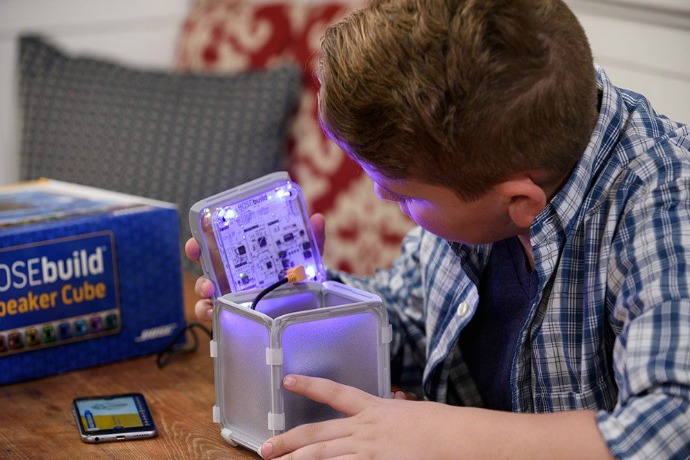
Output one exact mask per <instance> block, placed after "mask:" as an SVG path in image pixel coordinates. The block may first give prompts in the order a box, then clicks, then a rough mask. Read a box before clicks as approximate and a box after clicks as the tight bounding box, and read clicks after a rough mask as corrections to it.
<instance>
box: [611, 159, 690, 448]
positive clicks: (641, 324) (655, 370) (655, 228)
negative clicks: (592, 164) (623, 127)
mask: <svg viewBox="0 0 690 460" xmlns="http://www.w3.org/2000/svg"><path fill="white" fill-rule="evenodd" d="M655 166H657V167H658V168H659V174H663V173H669V172H672V171H664V169H663V166H659V165H655ZM655 174H656V173H655ZM668 179H671V180H668ZM631 186H632V187H635V185H634V184H633V185H631ZM689 190H690V179H688V178H683V177H676V178H673V177H671V178H667V180H666V181H665V183H664V184H663V185H661V186H656V187H653V188H652V189H651V190H650V191H648V192H645V193H644V194H640V195H639V196H637V197H635V199H632V200H630V205H629V211H627V212H625V214H624V216H623V217H622V219H621V220H620V229H619V231H618V232H617V236H616V237H615V238H614V241H613V247H614V248H615V250H614V251H613V254H615V256H614V257H612V258H611V261H610V262H609V275H608V276H609V292H610V293H612V294H611V304H612V305H610V308H609V309H608V314H609V315H610V316H609V323H610V324H611V325H612V327H613V329H614V331H616V332H617V333H618V335H617V339H616V342H615V344H614V351H613V367H614V374H615V378H616V382H617V384H618V391H619V393H618V400H617V404H616V406H615V408H614V410H613V411H612V412H604V411H602V412H600V413H599V414H598V416H597V420H598V424H599V428H600V430H601V432H602V435H603V436H604V438H605V440H606V442H607V443H608V445H609V448H610V450H611V452H612V453H613V455H615V456H617V457H620V458H630V457H634V458H665V459H681V458H682V459H687V458H690V402H689V401H690V289H689V284H690V274H689V273H690V272H688V269H689V268H690V253H689V252H690V225H689V224H690V194H689Z"/></svg>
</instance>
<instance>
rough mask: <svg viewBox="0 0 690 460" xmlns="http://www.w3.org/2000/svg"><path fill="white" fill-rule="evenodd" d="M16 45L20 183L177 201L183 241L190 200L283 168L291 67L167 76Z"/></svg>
mask: <svg viewBox="0 0 690 460" xmlns="http://www.w3.org/2000/svg"><path fill="white" fill-rule="evenodd" d="M20 45H21V46H20V67H19V68H20V76H19V82H20V98H19V99H20V104H21V110H22V120H21V121H22V142H21V157H20V176H21V178H22V179H27V180H28V179H35V178H38V177H49V178H52V179H58V180H63V181H68V182H75V183H79V184H85V185H90V186H95V187H100V188H104V189H108V190H115V191H119V192H124V193H130V194H135V195H140V196H145V197H150V198H155V199H159V200H164V201H168V202H172V203H176V204H177V205H178V207H179V211H180V230H181V232H180V239H181V242H184V241H185V240H186V239H187V238H188V237H189V236H190V232H189V228H188V225H187V215H188V212H189V208H190V207H191V205H192V204H194V203H195V202H196V201H198V200H199V199H201V198H205V197H207V196H210V195H213V194H216V193H218V192H221V191H223V190H226V189H228V188H231V187H234V186H236V185H239V184H241V183H244V182H247V181H249V180H251V179H254V178H257V177H260V176H262V175H264V174H267V173H269V172H272V171H276V170H279V169H284V168H285V166H286V165H285V158H286V139H287V131H288V122H289V121H290V119H291V115H292V114H293V111H294V109H295V107H296V104H297V102H298V98H299V91H300V79H301V71H300V69H299V68H297V67H296V66H286V67H281V68H277V69H273V70H262V71H252V72H245V73H240V74H235V75H231V76H214V75H200V74H190V73H167V72H160V71H144V70H139V69H134V68H130V67H125V66H122V65H119V64H116V63H114V62H108V61H105V60H101V59H93V58H90V57H72V56H68V55H66V54H64V53H63V52H61V51H60V50H58V49H56V48H55V47H54V46H51V45H50V44H49V43H47V42H46V41H45V40H43V39H42V38H41V37H36V36H25V37H21V39H20ZM162 230H164V229H162ZM185 268H187V269H189V268H191V265H190V264H188V263H186V265H185Z"/></svg>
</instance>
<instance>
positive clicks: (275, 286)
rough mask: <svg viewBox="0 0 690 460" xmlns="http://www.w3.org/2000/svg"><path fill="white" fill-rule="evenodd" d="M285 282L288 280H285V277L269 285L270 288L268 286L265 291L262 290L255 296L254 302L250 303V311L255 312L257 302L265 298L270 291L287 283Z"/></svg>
mask: <svg viewBox="0 0 690 460" xmlns="http://www.w3.org/2000/svg"><path fill="white" fill-rule="evenodd" d="M287 282H288V278H287V277H285V278H282V279H280V280H278V281H276V282H275V283H273V284H271V285H270V286H268V287H267V288H266V289H264V290H263V291H261V292H259V295H257V296H256V297H255V298H254V301H253V302H252V306H251V309H252V310H256V304H258V303H259V300H261V299H263V298H264V296H266V294H268V293H269V292H271V291H272V290H274V289H276V288H278V287H280V286H282V285H283V284H285V283H287Z"/></svg>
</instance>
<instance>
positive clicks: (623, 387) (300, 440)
mask: <svg viewBox="0 0 690 460" xmlns="http://www.w3.org/2000/svg"><path fill="white" fill-rule="evenodd" d="M322 50H323V57H322V60H321V67H320V79H321V89H320V93H319V97H320V101H319V110H320V119H321V122H322V125H323V127H324V129H325V130H326V132H327V133H329V135H330V136H331V138H332V139H333V140H334V141H335V142H337V143H338V144H339V145H340V146H341V147H342V148H343V149H344V150H345V151H346V152H347V153H348V154H349V155H350V156H351V157H352V158H354V159H355V160H356V161H357V162H358V163H359V164H360V165H361V166H362V168H363V169H364V171H365V172H366V173H367V174H368V175H369V176H370V177H371V178H372V180H373V181H374V188H375V191H376V192H377V194H378V195H379V196H380V197H381V198H382V199H386V200H393V201H396V202H398V204H399V206H400V209H401V211H402V212H403V213H405V214H407V215H408V216H409V217H410V218H412V219H413V220H414V221H415V222H416V223H417V224H419V228H417V229H415V230H413V231H412V232H411V233H410V234H409V235H408V236H407V237H406V239H405V241H404V242H403V251H402V255H401V257H400V258H399V259H398V260H397V261H396V262H395V263H394V264H393V266H392V267H391V268H390V269H388V270H385V271H379V272H377V274H376V275H375V276H374V277H373V278H369V279H367V278H358V277H353V276H349V275H347V274H339V277H340V279H341V280H342V281H343V282H345V283H349V284H352V285H354V286H356V287H359V288H361V289H364V290H368V291H370V292H374V293H377V294H378V295H380V296H381V298H382V299H383V300H384V302H385V303H386V305H387V307H388V310H389V313H390V320H391V323H392V324H393V328H394V331H395V334H394V336H395V337H394V339H393V342H392V343H391V351H392V364H393V381H394V383H395V384H396V385H398V386H400V387H401V388H404V389H407V390H410V391H414V392H417V393H418V394H419V395H422V396H424V397H425V398H427V399H428V400H429V401H423V402H414V401H406V400H402V399H399V395H396V398H395V399H392V400H381V399H379V398H375V397H373V396H371V395H368V394H364V393H363V392H360V391H358V390H356V389H353V388H349V387H345V386H342V385H339V384H337V383H335V382H330V381H326V380H323V379H316V378H310V377H305V376H287V377H285V379H284V382H283V383H284V386H285V388H287V389H289V390H291V391H295V392H297V393H299V394H302V395H305V396H307V397H309V398H312V399H314V400H317V401H320V402H323V403H326V404H330V405H331V406H333V407H334V408H336V409H338V410H340V411H341V412H343V413H345V414H346V415H349V417H347V418H343V419H337V420H331V421H327V422H322V423H318V424H313V425H306V426H301V427H297V428H295V429H293V430H290V431H288V432H286V433H283V434H281V435H279V436H276V437H274V438H272V439H270V440H268V441H267V442H266V444H265V445H264V446H262V448H261V454H262V456H263V457H264V458H277V457H279V456H282V455H285V458H294V459H298V458H332V457H360V456H361V457H367V458H395V459H399V458H449V457H453V458H466V457H468V458H476V457H488V458H498V457H510V458H523V457H524V458H529V459H534V458H540V457H544V458H566V457H577V458H590V457H591V458H608V457H611V456H616V457H638V458H690V428H689V427H690V292H689V283H690V276H689V275H688V273H687V272H686V267H687V266H688V265H689V264H690V252H688V250H687V247H688V245H690V226H688V225H687V224H688V221H689V218H690V161H689V160H690V153H689V149H690V136H689V134H688V128H687V126H684V125H682V124H679V123H674V122H672V121H670V120H668V119H667V118H665V117H663V116H660V115H658V114H656V113H655V112H654V111H653V109H652V108H651V106H650V105H649V103H648V101H647V100H646V99H645V98H644V97H642V96H640V95H638V94H635V93H632V92H629V91H625V90H620V89H618V88H616V87H614V86H613V85H612V83H611V82H610V81H609V80H608V78H607V76H606V74H605V73H604V71H603V70H602V69H600V68H598V67H595V66H594V65H593V62H592V55H591V51H590V49H589V45H588V43H587V39H586V37H585V34H584V31H583V30H582V28H581V27H580V25H579V23H578V21H577V20H576V18H575V17H574V15H573V14H572V12H571V11H570V10H569V9H568V8H567V7H566V6H565V4H564V3H563V2H562V1H560V0H520V1H507V0H476V1H475V0H465V1H463V0H456V1H452V0H389V1H386V0H382V1H373V2H372V3H370V4H369V5H367V6H366V7H365V8H364V9H363V10H361V11H358V12H355V13H354V14H352V15H351V16H349V17H348V18H347V19H345V20H344V21H343V22H341V23H340V24H337V25H335V26H333V27H331V28H330V29H329V30H328V31H327V32H326V34H325V37H324V39H323V42H322ZM313 223H314V227H315V229H316V231H317V232H318V233H322V232H323V220H322V218H321V217H320V216H316V218H315V219H314V220H313ZM187 254H188V256H189V257H190V258H193V259H195V258H198V246H197V245H196V244H195V243H194V242H190V243H189V244H188V247H187ZM211 289H212V286H210V283H208V282H205V281H203V280H201V281H200V282H199V283H198V284H197V292H198V293H199V294H200V295H201V296H204V297H208V296H210V294H211ZM197 312H198V314H199V316H200V317H202V318H209V312H208V303H207V302H200V303H199V304H198V305H197ZM439 403H446V404H439Z"/></svg>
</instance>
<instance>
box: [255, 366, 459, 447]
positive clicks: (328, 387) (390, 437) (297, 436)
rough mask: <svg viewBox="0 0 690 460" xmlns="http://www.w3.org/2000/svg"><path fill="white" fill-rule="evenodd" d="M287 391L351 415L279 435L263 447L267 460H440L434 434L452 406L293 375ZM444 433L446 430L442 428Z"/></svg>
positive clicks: (400, 393)
mask: <svg viewBox="0 0 690 460" xmlns="http://www.w3.org/2000/svg"><path fill="white" fill-rule="evenodd" d="M283 386H284V387H285V388H286V389H288V390H290V391H292V392H294V393H297V394H300V395H302V396H305V397H307V398H310V399H313V400H314V401H318V402H321V403H324V404H328V405H329V406H331V407H333V408H334V409H336V410H338V411H340V412H342V413H343V414H345V415H347V418H339V419H334V420H329V421H325V422H320V423H313V424H306V425H301V426H298V427H296V428H293V429H291V430H289V431H287V432H285V433H283V434H280V435H278V436H275V437H273V438H271V439H269V440H268V441H266V442H265V443H264V445H263V446H261V448H260V453H261V456H262V457H263V458H265V459H273V458H279V457H280V456H282V455H286V454H290V455H289V456H288V457H289V458H290V459H302V458H304V459H315V458H335V457H337V458H345V457H348V458H350V457H352V458H360V457H363V458H381V459H385V458H395V459H400V458H434V457H433V456H431V457H430V456H429V454H430V453H431V452H434V449H433V446H430V445H429V442H428V440H429V439H433V437H429V435H430V433H429V431H427V430H432V432H433V431H436V432H437V431H438V425H439V424H443V419H444V416H445V414H444V412H446V410H447V406H444V405H441V404H438V403H430V402H415V401H406V400H405V395H404V394H403V393H402V392H396V393H395V396H394V399H383V398H378V397H376V396H373V395H371V394H369V393H366V392H364V391H362V390H359V389H357V388H354V387H349V386H346V385H341V384H339V383H336V382H333V381H331V380H326V379H321V378H316V377H306V376H300V375H288V376H286V377H285V378H284V380H283ZM439 412H440V413H439ZM441 430H443V427H442V428H441Z"/></svg>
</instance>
